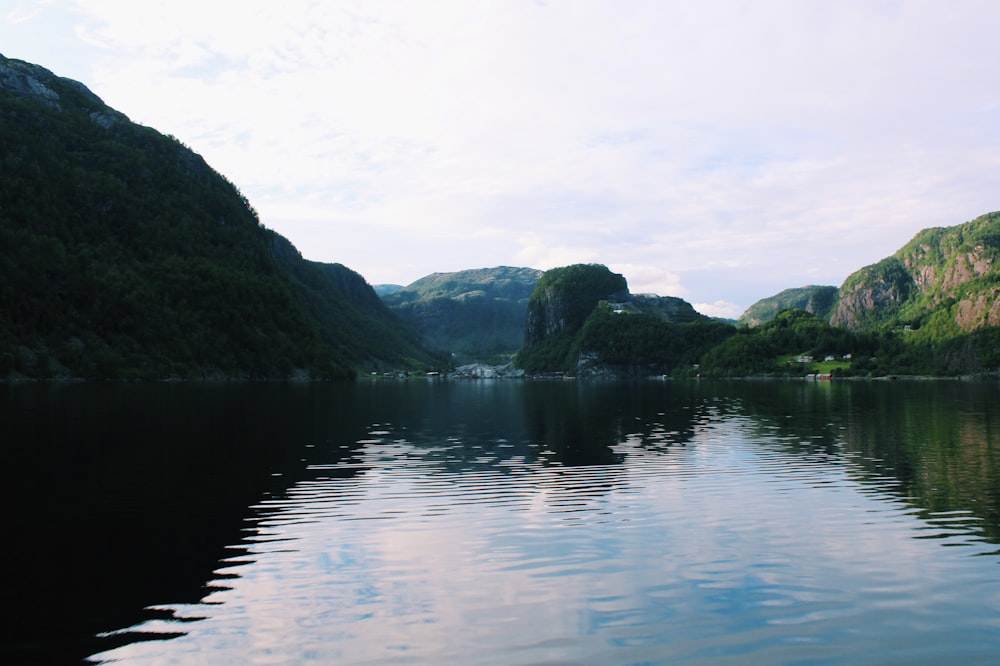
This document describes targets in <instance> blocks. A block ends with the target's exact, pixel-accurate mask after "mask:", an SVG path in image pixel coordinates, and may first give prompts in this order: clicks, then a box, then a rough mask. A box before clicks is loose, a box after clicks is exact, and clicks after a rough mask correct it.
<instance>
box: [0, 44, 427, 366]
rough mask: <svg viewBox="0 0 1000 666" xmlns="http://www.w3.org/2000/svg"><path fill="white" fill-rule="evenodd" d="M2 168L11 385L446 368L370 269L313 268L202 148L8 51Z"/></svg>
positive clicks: (4, 334)
mask: <svg viewBox="0 0 1000 666" xmlns="http://www.w3.org/2000/svg"><path fill="white" fill-rule="evenodd" d="M0 58H2V57H0ZM0 176H2V177H0V275H2V276H3V280H2V282H0V377H6V378H73V377H77V378H206V377H219V378H287V377H321V378H331V377H345V376H350V375H352V374H353V373H355V372H357V371H359V370H364V371H367V370H375V369H378V368H381V367H386V366H389V367H426V366H433V365H437V364H440V363H441V362H442V361H441V359H440V358H438V357H435V356H433V355H432V354H430V353H428V352H427V351H426V350H425V349H424V348H423V347H422V346H421V345H420V343H419V336H418V334H417V333H416V332H415V331H414V330H413V329H412V327H411V326H409V325H407V324H406V323H404V322H402V321H401V320H400V319H399V318H398V317H396V316H394V315H393V314H392V313H391V312H389V311H388V310H387V309H386V308H385V306H384V305H382V303H381V302H380V301H379V299H378V297H377V296H376V295H375V293H374V291H373V290H372V289H371V287H370V286H369V285H367V283H365V281H364V279H363V278H361V276H359V275H357V274H356V273H354V272H353V271H350V270H349V269H347V268H345V267H343V266H340V265H336V264H330V265H327V264H319V263H314V262H309V261H305V260H304V259H302V257H301V255H300V254H299V252H298V251H297V250H296V249H295V248H294V247H292V245H291V244H290V243H289V242H288V241H287V240H285V239H284V238H282V237H281V236H279V235H278V234H276V233H275V232H273V231H271V230H269V229H267V228H265V227H264V226H263V225H262V224H261V223H260V220H259V219H258V217H257V214H256V212H255V211H254V209H253V207H252V206H251V205H250V203H249V202H248V201H247V199H246V198H245V197H244V196H243V195H242V194H241V193H240V192H239V190H238V189H237V188H236V187H235V186H234V185H233V184H232V183H231V182H229V181H228V180H226V179H225V178H224V177H222V176H221V175H219V174H218V173H216V172H215V171H213V170H212V169H211V168H210V167H209V166H208V165H207V164H206V163H205V162H204V160H203V159H202V158H201V157H200V156H198V155H197V154H195V153H194V152H192V151H191V150H190V149H188V148H187V147H185V146H183V145H181V144H180V143H179V142H178V141H176V140H175V139H173V138H172V137H169V136H163V135H161V134H160V133H158V132H156V131H155V130H153V129H150V128H147V127H142V126H139V125H135V124H133V123H131V122H129V120H128V119H127V118H126V117H125V116H124V115H122V114H120V113H118V112H116V111H113V110H111V109H109V108H108V107H106V106H105V105H104V104H103V103H102V102H101V100H100V99H98V98H97V97H96V96H95V95H93V93H91V92H90V91H89V90H87V89H86V88H85V87H84V86H82V85H81V84H79V83H76V82H73V81H69V80H67V79H61V78H59V77H56V76H54V75H53V74H52V73H51V72H48V71H47V70H45V69H43V68H41V67H38V66H36V65H31V64H28V63H22V62H20V61H16V60H8V59H5V58H3V59H0Z"/></svg>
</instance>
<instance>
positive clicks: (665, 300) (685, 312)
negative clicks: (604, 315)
mask: <svg viewBox="0 0 1000 666" xmlns="http://www.w3.org/2000/svg"><path fill="white" fill-rule="evenodd" d="M628 302H629V304H631V306H632V307H634V308H635V310H636V311H638V312H644V313H646V314H651V315H654V316H656V317H659V318H660V319H662V320H663V321H665V322H667V323H671V324H683V323H687V322H692V321H708V319H709V317H706V316H705V315H703V314H701V313H700V312H698V311H697V310H695V309H694V306H693V305H691V304H690V303H688V302H687V301H685V300H684V299H683V298H677V297H676V296H658V295H656V294H633V295H632V296H630V297H629V301H628Z"/></svg>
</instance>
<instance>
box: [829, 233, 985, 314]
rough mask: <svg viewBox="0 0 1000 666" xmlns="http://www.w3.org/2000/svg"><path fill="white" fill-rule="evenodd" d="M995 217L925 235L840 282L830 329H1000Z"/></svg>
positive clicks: (921, 234) (915, 238) (922, 234)
mask: <svg viewBox="0 0 1000 666" xmlns="http://www.w3.org/2000/svg"><path fill="white" fill-rule="evenodd" d="M998 260H1000V213H988V214H986V215H982V216H980V217H978V218H976V219H974V220H972V221H971V222H966V223H965V224H960V225H957V226H954V227H944V228H932V229H925V230H923V231H921V232H920V233H918V234H917V235H916V236H915V237H914V238H913V240H911V241H910V242H909V243H907V244H906V245H904V246H903V247H902V248H900V249H899V250H898V251H897V252H896V253H895V254H893V255H892V256H891V257H887V258H885V259H883V260H882V261H880V262H878V263H876V264H873V265H871V266H866V267H864V268H862V269H860V270H858V271H856V272H855V273H853V274H852V275H850V276H848V278H847V279H846V280H845V281H844V284H843V285H842V286H841V288H840V296H839V299H838V301H837V304H836V306H835V307H834V309H833V313H832V314H831V316H830V323H832V324H834V325H836V326H845V327H847V328H850V329H853V330H873V329H877V328H884V327H907V326H908V327H910V328H912V329H918V328H921V327H923V326H927V325H928V324H933V326H934V327H935V329H937V332H938V333H939V334H946V333H951V334H959V333H969V332H972V331H975V330H978V329H981V328H985V327H991V326H998V325H1000V268H998Z"/></svg>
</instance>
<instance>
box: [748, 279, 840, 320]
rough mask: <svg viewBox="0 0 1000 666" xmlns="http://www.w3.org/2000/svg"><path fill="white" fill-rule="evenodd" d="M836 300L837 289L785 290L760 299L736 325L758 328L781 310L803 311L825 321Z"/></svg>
mask: <svg viewBox="0 0 1000 666" xmlns="http://www.w3.org/2000/svg"><path fill="white" fill-rule="evenodd" d="M836 300H837V288H836V287H830V286H821V285H809V286H806V287H794V288H792V289H785V290H784V291H781V292H779V293H777V294H775V295H774V296H769V297H768V298H762V299H760V300H759V301H757V302H756V303H754V304H753V305H751V306H750V307H749V308H747V310H746V312H744V313H743V314H742V315H740V318H739V319H738V320H737V324H738V325H741V326H760V325H761V324H763V323H765V322H768V321H771V320H772V319H774V318H775V317H776V316H777V315H778V313H779V312H781V311H782V310H788V309H796V310H804V311H805V312H808V313H809V314H812V315H816V316H817V317H819V318H820V319H827V318H828V317H829V316H830V312H831V311H832V310H833V306H834V304H835V303H836Z"/></svg>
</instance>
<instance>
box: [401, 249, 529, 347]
mask: <svg viewBox="0 0 1000 666" xmlns="http://www.w3.org/2000/svg"><path fill="white" fill-rule="evenodd" d="M541 276H542V271H539V270H536V269H534V268H514V267H510V266H498V267H495V268H477V269H470V270H465V271H457V272H454V273H433V274H431V275H428V276H426V277H423V278H420V279H419V280H417V281H416V282H413V283H412V284H410V285H407V286H406V287H401V288H398V289H394V290H386V291H387V293H383V294H381V298H382V300H383V301H384V302H385V304H386V305H388V306H389V308H390V309H391V310H392V311H393V312H395V313H396V314H398V315H399V316H400V317H402V318H403V319H404V320H406V321H408V322H410V323H411V324H413V325H414V326H415V327H416V328H417V329H419V330H420V332H421V333H422V334H423V341H424V343H425V344H426V345H428V346H429V347H432V348H434V349H439V350H444V351H447V352H448V353H453V354H455V355H456V358H458V359H460V360H463V361H471V360H476V361H484V362H490V361H496V362H501V361H502V360H503V359H504V358H506V357H509V356H511V355H513V354H514V353H516V352H517V351H518V350H520V349H521V344H522V343H523V341H524V320H525V315H526V312H527V308H528V297H529V296H530V295H531V291H532V290H533V289H534V288H535V284H536V283H537V282H538V279H539V278H540V277H541Z"/></svg>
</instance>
